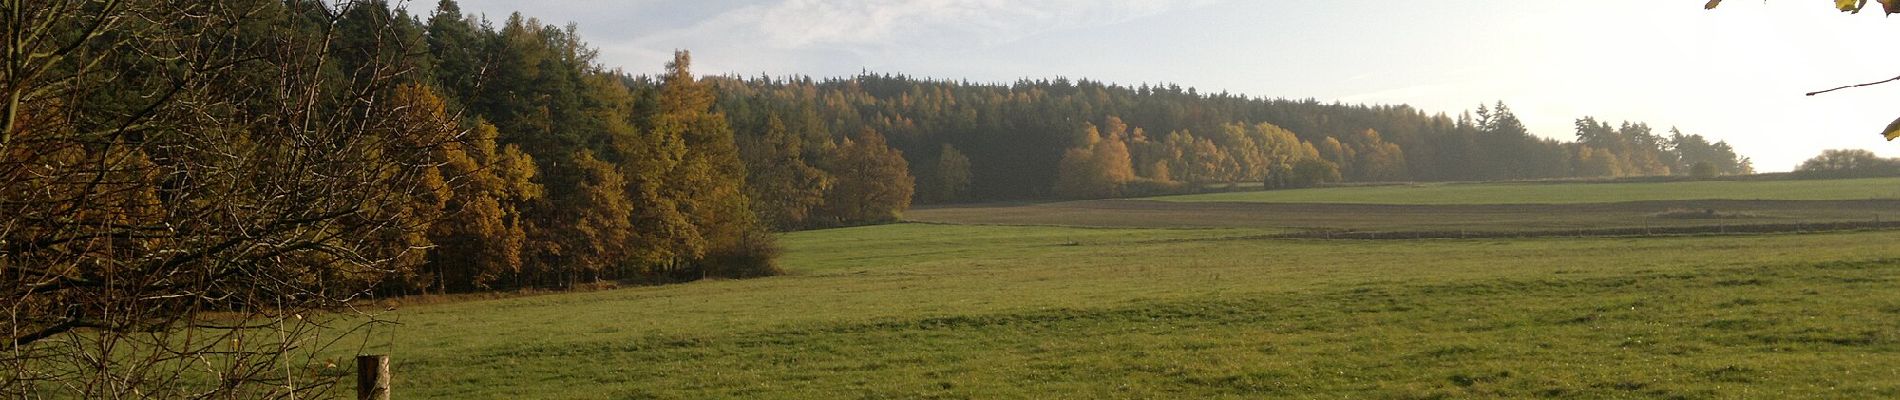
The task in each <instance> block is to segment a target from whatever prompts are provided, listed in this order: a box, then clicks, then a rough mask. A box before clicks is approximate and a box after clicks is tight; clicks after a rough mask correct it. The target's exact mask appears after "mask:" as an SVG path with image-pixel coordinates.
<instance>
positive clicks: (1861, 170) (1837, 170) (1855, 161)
mask: <svg viewBox="0 0 1900 400" xmlns="http://www.w3.org/2000/svg"><path fill="white" fill-rule="evenodd" d="M1793 175H1794V177H1795V178H1800V179H1840V178H1874V177H1888V176H1900V158H1886V157H1881V156H1879V155H1875V154H1874V152H1871V151H1867V150H1861V149H1836V150H1826V151H1822V152H1821V155H1818V156H1814V158H1810V159H1808V160H1807V161H1802V162H1801V165H1799V166H1796V167H1795V168H1794V174H1793Z"/></svg>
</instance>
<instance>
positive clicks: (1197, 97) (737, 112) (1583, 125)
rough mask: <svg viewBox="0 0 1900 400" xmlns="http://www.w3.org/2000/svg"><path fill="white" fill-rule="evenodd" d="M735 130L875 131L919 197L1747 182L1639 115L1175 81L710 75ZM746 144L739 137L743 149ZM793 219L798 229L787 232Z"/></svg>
mask: <svg viewBox="0 0 1900 400" xmlns="http://www.w3.org/2000/svg"><path fill="white" fill-rule="evenodd" d="M708 82H710V83H711V84H712V85H713V86H714V87H715V88H717V91H718V92H719V93H720V96H719V98H720V100H719V109H720V110H721V111H723V112H724V113H725V114H726V116H727V117H728V118H729V119H730V120H731V121H732V126H733V127H734V128H735V131H736V132H738V133H739V134H740V135H741V136H754V135H762V134H763V133H762V132H771V131H773V130H774V129H780V128H777V127H780V126H782V127H783V129H786V130H789V131H791V132H793V134H792V136H794V137H797V138H800V139H801V140H806V141H808V142H809V143H812V144H813V145H811V146H807V147H808V148H820V147H822V145H823V144H824V143H826V142H828V141H833V140H835V137H836V136H837V135H838V134H839V133H842V132H860V131H867V130H868V131H876V132H881V133H883V134H884V136H885V137H887V138H889V142H890V143H891V145H892V146H894V147H896V148H897V149H899V150H901V151H903V153H904V156H905V158H906V159H907V160H908V161H909V164H910V165H911V166H913V171H914V172H915V174H914V175H915V176H916V177H917V190H918V193H919V200H920V201H923V202H956V201H973V200H974V201H980V200H1003V199H1025V198H1051V197H1057V198H1072V197H1104V196H1117V195H1131V194H1149V193H1153V192H1156V191H1183V190H1195V189H1197V188H1201V187H1204V186H1206V185H1209V184H1222V183H1235V182H1261V183H1265V184H1266V186H1267V187H1269V188H1274V187H1295V186H1304V185H1311V184H1316V183H1323V182H1334V181H1345V182H1365V181H1451V180H1504V179H1539V178H1564V177H1621V176H1653V175H1690V174H1691V173H1692V172H1693V171H1692V170H1693V169H1695V167H1696V165H1698V164H1702V165H1703V168H1704V169H1705V171H1704V173H1706V174H1743V173H1749V172H1751V170H1752V167H1751V166H1750V165H1749V161H1748V159H1747V158H1745V157H1740V156H1738V155H1737V154H1735V152H1734V150H1733V149H1732V148H1731V147H1729V145H1728V144H1727V143H1723V142H1713V143H1712V142H1710V141H1709V140H1708V139H1706V138H1704V137H1702V136H1700V135H1693V134H1683V133H1681V132H1680V131H1678V130H1676V129H1673V128H1672V129H1670V131H1669V132H1668V133H1667V134H1659V133H1657V132H1655V131H1654V130H1653V129H1652V128H1651V127H1650V126H1649V125H1647V124H1643V123H1635V122H1624V123H1620V124H1615V125H1612V124H1609V123H1606V122H1600V121H1597V120H1596V119H1595V118H1592V117H1583V118H1579V119H1578V120H1577V121H1576V131H1575V134H1576V141H1574V142H1560V141H1556V140H1549V139H1543V138H1540V137H1537V136H1533V135H1531V134H1530V132H1529V131H1528V130H1527V129H1526V128H1525V127H1524V124H1523V123H1522V121H1520V120H1519V119H1518V118H1517V116H1516V115H1515V114H1513V113H1512V112H1511V110H1510V108H1509V107H1508V106H1506V105H1505V104H1503V103H1502V102H1500V103H1498V104H1495V105H1492V106H1480V107H1478V109H1477V110H1475V111H1473V112H1467V113H1464V114H1461V115H1459V116H1457V117H1455V118H1454V117H1451V116H1447V115H1444V114H1436V115H1434V114H1427V113H1425V112H1422V111H1419V110H1416V109H1413V108H1411V107H1409V106H1403V105H1400V106H1365V105H1345V104H1325V103H1320V102H1318V101H1314V100H1286V99H1262V98H1250V97H1244V96H1237V95H1232V94H1228V93H1216V94H1207V93H1199V92H1197V91H1196V90H1195V89H1191V88H1189V89H1183V88H1181V87H1179V86H1175V85H1164V86H1149V85H1141V86H1135V87H1130V86H1119V85H1111V84H1104V83H1100V82H1095V81H1089V80H1081V81H1070V80H1066V79H1055V80H1025V81H1019V82H1016V83H1014V84H1010V85H997V84H976V83H969V82H951V81H939V80H927V79H914V78H909V77H905V76H901V75H900V76H893V75H873V74H865V75H860V76H856V77H851V78H839V79H825V80H813V79H811V78H770V77H759V78H734V77H725V78H714V79H708ZM748 142H756V140H750V139H747V138H742V139H741V140H740V143H741V147H745V144H746V143H748ZM794 225H796V224H794Z"/></svg>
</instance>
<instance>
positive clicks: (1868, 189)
mask: <svg viewBox="0 0 1900 400" xmlns="http://www.w3.org/2000/svg"><path fill="white" fill-rule="evenodd" d="M1894 198H1900V178H1865V179H1834V180H1760V181H1687V182H1485V183H1425V184H1406V185H1385V186H1353V187H1333V188H1316V189H1299V190H1269V191H1244V192H1225V193H1210V194H1195V195H1182V196H1166V197H1156V198H1154V200H1162V201H1180V202H1257V203H1335V204H1431V205H1443V204H1580V203H1619V202H1636V201H1671V200H1870V199H1894Z"/></svg>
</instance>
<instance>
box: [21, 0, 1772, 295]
mask: <svg viewBox="0 0 1900 400" xmlns="http://www.w3.org/2000/svg"><path fill="white" fill-rule="evenodd" d="M254 6H256V9H257V10H265V11H261V12H253V13H251V14H246V15H241V16H233V17H231V18H230V20H229V21H220V22H221V23H225V22H228V23H229V28H228V31H225V32H223V34H225V35H227V36H228V37H229V38H231V39H229V40H231V41H232V42H231V43H229V44H227V45H229V46H245V45H248V46H263V44H267V43H270V42H271V41H273V40H277V41H282V40H286V39H284V38H334V39H333V41H330V42H324V43H323V44H324V45H326V46H327V47H323V48H321V50H322V51H321V52H316V53H312V54H311V55H312V56H314V57H318V59H316V60H314V61H313V63H312V64H309V65H308V67H309V68H308V70H309V71H310V73H309V74H308V75H306V76H308V77H309V78H310V81H309V82H300V83H298V84H300V85H307V86H308V87H313V88H329V87H346V86H348V85H350V84H359V86H360V88H358V90H357V92H355V94H353V95H351V96H354V97H345V98H337V99H333V100H329V101H331V102H333V103H334V104H335V105H334V107H333V106H324V107H332V108H335V107H343V108H336V109H339V110H341V109H347V108H348V107H350V106H346V103H348V102H349V101H356V102H359V103H362V104H364V105H369V106H373V107H372V108H373V109H374V110H377V112H384V111H387V112H388V113H389V116H388V118H387V119H386V121H387V122H388V124H390V126H392V127H402V128H401V129H402V130H403V131H402V132H400V133H401V134H403V135H414V136H417V137H416V138H404V139H402V140H409V141H410V142H407V143H410V145H411V147H408V148H405V151H411V152H413V154H411V156H413V157H416V158H415V159H413V160H407V159H405V160H396V159H390V158H388V157H386V156H389V155H391V154H393V153H390V152H387V151H381V152H379V153H376V154H380V156H382V157H385V158H384V159H381V160H372V159H365V160H359V161H360V162H362V163H371V164H374V163H399V164H398V165H403V166H409V167H413V168H408V169H403V171H404V173H413V174H416V178H415V181H414V183H415V185H417V186H416V188H415V190H416V191H415V192H414V193H397V194H400V196H397V197H395V198H397V199H400V201H396V202H395V203H393V204H391V205H390V206H389V207H386V208H378V209H377V211H378V212H383V213H386V214H387V215H386V216H387V217H388V218H389V221H388V223H386V224H384V225H387V226H408V227H414V228H413V229H399V230H382V231H379V232H382V233H378V234H379V235H384V236H383V237H381V240H377V241H375V243H372V244H365V246H366V247H368V248H369V249H368V250H365V251H369V252H370V253H372V254H378V255H381V256H379V257H373V258H374V259H376V260H384V261H387V262H388V265H385V266H383V267H382V270H384V271H387V272H389V274H388V275H387V277H389V278H390V279H382V280H377V283H376V284H375V286H376V287H377V288H378V289H377V290H379V291H381V292H385V293H420V292H456V291H476V290H486V289H496V288H520V287H549V286H566V285H570V284H573V283H577V282H588V281H596V280H627V279H635V280H646V281H670V280H682V279H697V278H701V277H708V276H726V277H744V276H757V275H769V274H773V273H774V271H775V267H774V266H773V265H772V257H773V252H774V245H773V244H772V243H771V240H772V239H771V236H770V235H769V232H771V231H783V230H794V229H805V228H814V227H827V226H841V225H854V224H865V223H876V222H882V221H891V220H895V219H897V218H899V217H900V214H901V212H902V211H903V210H905V209H907V208H908V207H910V205H911V204H912V203H914V202H915V203H949V202H970V201H991V200H1020V199H1056V198H1101V197H1122V196H1136V195H1151V194H1165V193H1182V192H1193V191H1199V190H1204V189H1206V188H1210V187H1219V186H1225V185H1232V184H1238V183H1249V184H1252V183H1258V184H1262V185H1264V187H1266V188H1270V189H1271V188H1287V187H1304V186H1314V185H1319V184H1324V183H1332V182H1373V181H1448V180H1504V179H1537V178H1568V177H1617V176H1640V175H1672V174H1677V175H1682V174H1688V173H1689V172H1690V170H1692V169H1694V168H1695V167H1696V166H1698V165H1703V166H1706V167H1708V168H1707V169H1713V170H1714V171H1716V172H1717V173H1721V174H1740V173H1747V172H1749V169H1750V166H1749V165H1748V160H1747V159H1746V158H1744V157H1739V156H1737V155H1736V154H1735V153H1734V151H1733V150H1732V149H1731V148H1730V147H1729V146H1728V145H1727V144H1725V143H1722V142H1713V143H1711V142H1710V141H1709V140H1707V139H1706V138H1704V137H1702V136H1699V135H1692V134H1683V133H1681V132H1679V131H1676V130H1674V129H1671V130H1670V132H1669V133H1667V134H1662V133H1658V132H1656V131H1655V130H1654V129H1652V128H1651V127H1650V126H1648V125H1646V124H1643V123H1631V122H1624V123H1619V124H1610V123H1607V122H1599V121H1597V120H1596V119H1594V118H1590V117H1584V118H1580V119H1578V120H1577V124H1576V127H1577V129H1576V132H1575V133H1576V141H1574V142H1561V141H1556V140H1551V139H1544V138H1541V137H1539V136H1535V135H1532V134H1531V133H1530V132H1528V131H1527V130H1526V128H1525V127H1524V124H1523V123H1522V122H1521V121H1519V120H1518V118H1517V117H1516V115H1514V114H1513V113H1512V112H1511V110H1510V108H1509V107H1508V106H1506V105H1505V104H1503V103H1502V102H1500V103H1497V104H1495V105H1489V106H1480V107H1478V108H1477V109H1476V110H1475V111H1472V112H1466V113H1463V114H1460V115H1458V116H1456V117H1452V116H1448V115H1445V114H1429V113H1426V112H1424V111H1420V110H1416V109H1413V108H1411V107H1408V106H1403V105H1398V106H1371V105H1346V104H1336V103H1335V104H1327V103H1321V102H1318V101H1314V100H1286V99H1269V98H1256V97H1247V96H1240V95H1233V94H1229V93H1202V92H1198V91H1197V90H1195V89H1192V88H1186V89H1184V88H1182V87H1179V86H1176V85H1145V84H1144V85H1140V86H1122V85H1113V84H1106V83H1102V82H1095V81H1089V80H1080V81H1071V80H1068V79H1061V78H1058V79H1053V80H1023V81H1019V82H1016V83H1013V84H985V83H970V82H957V81H943V80H931V79H917V78H910V77H906V76H901V75H878V74H864V75H860V76H855V77H848V78H831V79H823V80H816V79H813V78H808V77H789V78H771V77H759V78H742V77H705V78H702V77H698V76H695V75H694V74H693V73H692V71H691V69H690V68H691V58H690V56H689V55H688V53H686V52H684V51H681V52H679V53H678V54H676V57H675V59H674V61H673V62H671V63H669V64H668V65H667V66H666V67H667V69H666V72H665V73H664V74H661V75H657V76H641V75H633V74H628V73H625V72H623V71H621V70H619V69H613V68H609V67H607V66H604V65H601V64H600V63H599V62H598V61H597V60H596V59H595V56H596V53H595V51H594V50H593V49H591V48H589V47H588V46H587V45H586V43H585V41H584V40H583V39H582V38H581V37H579V35H578V34H577V33H576V29H575V27H573V26H568V27H565V28H563V27H557V26H553V25H549V24H545V23H543V22H541V21H538V20H535V19H533V18H529V17H524V16H521V15H519V14H516V15H511V16H509V17H507V18H506V19H505V20H502V21H491V20H485V19H481V18H478V17H476V16H473V15H467V14H463V13H462V12H461V11H460V9H459V7H458V5H457V4H456V3H455V2H454V1H452V0H444V1H442V2H440V3H439V4H438V5H437V7H436V9H435V10H434V11H432V12H430V13H429V14H428V15H427V16H419V15H411V14H409V13H408V12H407V11H405V10H403V9H398V8H392V7H390V6H389V5H388V4H386V3H382V2H368V3H361V4H355V5H354V6H352V7H347V8H342V9H333V8H330V7H329V6H325V5H321V4H316V3H307V2H289V3H282V4H278V3H272V2H264V3H259V4H257V5H254ZM74 28H75V29H78V28H79V27H74ZM112 45H114V44H113V43H111V42H108V41H100V44H99V46H107V47H109V46H112ZM118 45H123V43H119V44H118ZM214 45H216V43H209V44H205V46H214ZM102 48H105V47H102ZM313 49H316V48H311V49H292V50H287V51H303V52H309V51H311V50H313ZM142 62H156V63H159V64H163V63H164V62H169V61H163V60H161V61H148V60H142V59H139V58H137V57H132V56H127V57H120V58H101V59H98V60H97V62H96V63H94V64H91V65H84V66H76V65H69V64H70V63H66V64H60V63H55V64H53V66H54V67H56V68H55V69H53V70H54V71H56V72H75V71H78V72H75V73H79V72H83V71H82V70H80V69H78V68H82V67H83V68H91V69H92V70H114V69H138V68H151V67H142V66H140V64H139V63H142ZM61 68H64V69H61ZM261 73H263V72H256V71H252V72H245V71H237V72H233V73H231V74H229V75H228V76H226V75H218V76H211V77H202V76H194V79H198V80H197V81H193V84H194V85H201V86H203V87H206V88H210V89H208V90H235V89H237V88H242V87H245V86H243V85H252V86H256V85H255V84H253V83H248V82H250V81H248V80H247V79H253V78H254V77H253V76H252V75H255V74H261ZM246 74H252V75H246ZM201 75H202V74H201ZM76 76H79V77H80V78H83V79H91V78H89V76H86V75H83V74H81V75H76ZM266 76H268V75H266ZM220 79H221V80H220ZM165 84H166V83H165V82H159V81H136V80H130V81H128V80H120V81H117V82H115V83H112V85H117V86H100V87H101V88H102V89H99V90H92V91H87V92H83V93H80V92H74V93H71V94H72V95H73V97H71V98H58V99H55V98H52V97H46V96H41V97H39V98H35V97H31V96H29V97H27V100H28V101H27V102H26V103H23V104H22V105H21V106H20V107H21V108H22V109H23V111H22V113H21V114H20V115H23V116H24V117H22V118H21V119H19V120H20V121H25V122H27V123H29V125H21V126H26V127H28V128H30V127H31V126H32V125H30V124H31V123H36V122H38V123H41V125H43V126H47V127H51V128H49V130H47V131H48V132H51V131H56V130H59V129H81V128H87V127H94V128H96V127H104V126H111V125H112V124H121V125H123V126H130V127H145V126H147V125H150V126H163V125H164V124H163V123H164V122H168V121H170V120H167V119H166V118H172V119H185V118H188V117H187V114H188V113H187V111H183V110H181V111H177V112H176V113H172V114H166V113H165V111H166V110H169V109H167V108H164V107H169V106H170V105H169V104H168V103H154V104H142V103H140V102H139V101H135V100H132V99H127V98H123V94H124V93H131V92H137V91H144V92H151V91H153V90H156V89H160V88H163V87H164V85H165ZM17 90H25V89H21V88H19V87H16V91H17ZM227 97H230V98H236V99H238V100H237V101H236V102H234V103H233V104H230V106H232V107H239V108H243V107H252V108H259V107H263V106H264V105H268V104H273V103H271V102H275V101H279V100H275V99H271V100H268V101H267V100H255V101H253V100H246V99H249V97H245V96H227ZM351 99H354V100H351ZM36 100H37V101H36ZM314 106H323V105H322V104H316V105H314ZM140 107H147V108H151V110H147V111H153V110H156V111H159V112H157V113H150V114H135V113H132V111H134V110H138V109H139V108H140ZM385 107H386V108H385ZM56 112H59V113H65V115H71V116H73V118H76V120H73V121H70V122H71V124H70V126H66V125H57V124H51V125H49V124H46V123H44V122H45V121H49V120H48V119H47V118H54V115H53V113H56ZM128 115H129V116H130V117H127V118H120V119H118V120H113V119H112V118H111V116H128ZM342 123H343V122H338V124H342ZM15 124H17V122H16V123H15ZM356 126H358V127H362V126H367V125H363V124H362V123H361V122H358V123H357V125H356ZM337 127H339V129H341V128H344V127H347V126H346V125H337ZM28 128H21V127H12V128H10V130H9V132H8V133H9V134H10V135H12V136H18V137H21V140H14V141H12V143H10V144H9V145H8V146H10V147H9V149H8V153H6V154H7V155H8V157H10V158H9V159H8V160H7V162H8V164H7V165H9V166H13V167H21V166H27V165H65V164H58V163H54V164H47V163H46V161H45V160H39V159H25V158H20V157H28V156H27V155H33V157H40V156H47V155H49V154H60V153H58V152H57V151H53V150H45V149H41V148H40V147H36V146H48V147H47V148H49V149H50V148H53V147H57V146H59V145H63V144H67V143H63V142H58V141H53V140H47V141H35V140H30V139H27V137H28V136H33V135H40V137H53V136H47V135H50V134H48V133H44V132H37V131H33V130H32V129H28ZM390 129H396V128H390ZM365 132H366V133H365V134H374V132H368V131H365ZM380 135H381V136H376V138H377V139H379V140H393V139H396V137H395V136H394V134H393V133H391V134H380ZM136 139H139V138H138V137H133V138H132V139H124V138H120V139H114V140H122V141H123V140H133V141H132V142H127V144H126V147H124V148H123V149H125V150H113V151H131V153H126V154H124V155H116V156H115V157H117V156H124V157H132V158H134V159H140V160H148V159H149V161H141V162H159V161H162V160H167V159H168V158H166V157H173V156H170V155H166V154H164V153H165V152H167V151H174V150H166V149H172V148H174V147H168V146H173V144H170V143H164V142H159V141H143V142H141V141H138V140H136ZM247 140H248V139H247ZM41 150H45V151H41ZM114 154H116V153H114ZM105 156H106V155H103V154H93V155H91V156H88V155H85V154H83V152H81V153H72V154H71V157H73V159H72V160H73V162H79V161H83V160H84V159H86V157H105ZM36 162H37V163H39V164H33V163H36ZM74 165H77V164H74ZM361 167H362V168H371V167H373V165H362V166H361ZM153 168H155V169H152V171H164V170H165V169H164V168H160V167H153ZM259 168H276V167H272V166H261V167H259ZM15 169H18V168H15ZM53 169H54V171H39V172H38V173H39V175H34V176H60V174H73V176H94V175H99V173H98V172H97V171H92V170H87V169H83V168H77V167H74V168H72V169H67V170H60V169H59V168H53ZM26 171H28V170H26V169H21V170H19V171H11V173H15V174H16V175H17V176H27V175H18V174H25V173H26ZM121 172H123V171H121ZM261 172H277V171H274V170H269V169H265V170H262V171H261ZM112 175H113V179H127V180H129V181H127V182H128V183H127V185H129V186H128V188H127V189H125V190H124V191H122V192H124V193H141V194H138V195H137V196H148V197H151V198H153V199H156V200H155V201H157V202H159V203H163V202H164V201H166V199H167V195H165V194H164V193H165V191H166V190H176V188H175V186H176V185H178V184H179V182H184V181H179V180H180V179H185V180H189V179H196V178H191V177H190V176H189V175H179V174H165V173H157V172H151V173H131V172H124V173H119V172H114V173H113V174H112ZM379 177H386V176H379ZM366 181H373V179H370V180H366ZM42 183H45V182H36V181H32V180H19V179H15V180H13V181H9V184H10V185H13V186H16V187H27V186H32V185H39V184H42ZM55 186H57V185H55ZM93 189H96V188H93ZM10 193H12V192H10ZM137 196H134V197H137ZM138 198H143V197H138ZM162 206H163V204H155V205H154V207H161V208H162ZM118 209H125V208H118ZM170 217H174V216H166V215H150V216H139V217H137V218H134V217H133V216H127V215H117V214H110V213H107V214H100V216H98V218H131V219H134V220H137V219H140V218H155V219H163V218H170ZM47 221H50V220H47ZM148 222H155V221H148ZM379 226H383V225H379ZM4 232H5V233H6V234H7V235H10V236H19V235H29V234H33V233H34V232H49V231H48V230H44V229H36V228H32V227H22V228H14V229H9V230H6V231H4ZM48 240H50V241H53V242H62V243H63V241H65V240H68V239H46V240H34V239H31V238H27V237H24V236H22V237H19V238H10V239H9V243H15V244H16V245H14V246H20V245H18V244H19V243H41V242H45V241H48ZM46 251H53V249H52V248H48V247H28V248H19V249H12V248H10V249H9V250H8V252H9V256H10V257H12V258H13V259H18V260H26V259H32V258H34V257H37V256H38V255H40V254H42V252H46Z"/></svg>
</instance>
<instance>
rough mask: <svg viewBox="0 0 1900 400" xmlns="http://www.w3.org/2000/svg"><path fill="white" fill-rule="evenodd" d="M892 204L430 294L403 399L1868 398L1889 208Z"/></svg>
mask: <svg viewBox="0 0 1900 400" xmlns="http://www.w3.org/2000/svg"><path fill="white" fill-rule="evenodd" d="M1257 233H1259V231H1252V230H1241V229H1083V228H1059V227H1008V226H955V225H925V224H899V225H887V226H875V227H862V228H849V229H833V230H823V231H813V232H800V233H794V234H788V235H785V236H784V240H783V243H784V244H785V246H786V247H787V251H788V252H787V255H786V257H785V259H784V263H785V265H786V267H787V268H789V269H790V270H791V271H792V274H791V275H789V276H783V277H774V278H765V279H754V280H743V281H706V282H697V283H691V284H683V285H673V286H661V287H644V288H629V289H620V290H611V291H602V292H591V293H572V294H559V295H547V296H537V297H525V298H515V299H503V300H489V301H474V302H465V303H453V304H444V305H433V306H422V307H414V308H409V309H403V310H399V311H396V312H394V313H393V314H392V316H393V317H395V318H397V319H398V320H400V321H401V322H402V325H401V326H399V327H398V328H397V331H395V334H393V335H386V334H377V335H374V336H372V337H371V340H370V342H371V343H372V348H371V350H372V351H379V352H388V353H390V354H392V355H393V357H394V360H395V365H394V367H395V371H396V372H395V373H396V376H397V378H396V382H395V383H396V393H397V395H398V396H401V397H405V398H408V397H413V398H523V397H531V398H581V399H589V398H594V399H609V398H612V399H674V398H681V399H685V398H814V399H835V398H1260V397H1287V398H1442V397H1457V398H1470V397H1476V398H1521V397H1566V398H1615V397H1646V398H1647V397H1655V398H1800V397H1807V398H1882V397H1894V396H1897V395H1900V337H1896V335H1897V333H1900V292H1896V291H1894V290H1892V288H1893V287H1894V285H1895V284H1896V283H1900V258H1896V257H1900V245H1896V243H1900V233H1896V232H1861V233H1835V234H1810V235H1771V236H1729V237H1671V238H1640V239H1639V238H1603V239H1526V240H1423V241H1319V240H1267V239H1253V238H1249V236H1251V235H1255V234H1257Z"/></svg>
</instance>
